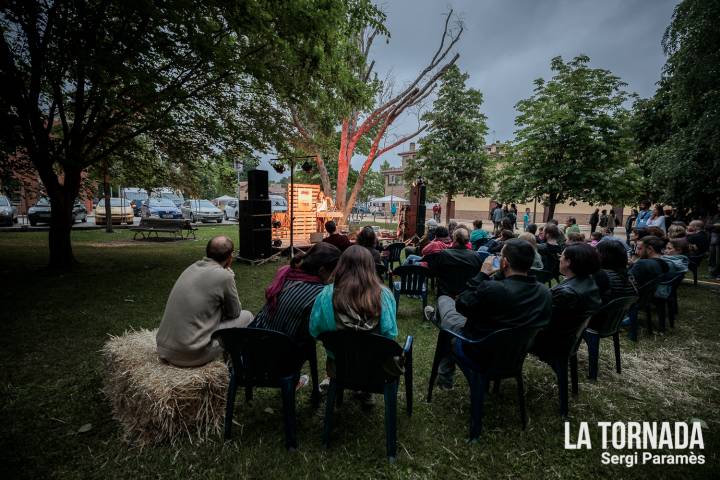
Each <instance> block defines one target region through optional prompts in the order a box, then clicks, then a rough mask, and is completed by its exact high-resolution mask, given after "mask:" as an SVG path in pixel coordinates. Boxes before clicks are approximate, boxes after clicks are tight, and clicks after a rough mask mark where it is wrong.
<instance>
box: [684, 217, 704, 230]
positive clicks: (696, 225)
mask: <svg viewBox="0 0 720 480" xmlns="http://www.w3.org/2000/svg"><path fill="white" fill-rule="evenodd" d="M704 229H705V223H703V221H702V220H693V221H692V222H690V225H688V228H687V232H688V233H697V232H702V231H703V230H704Z"/></svg>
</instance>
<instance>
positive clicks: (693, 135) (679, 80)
mask: <svg viewBox="0 0 720 480" xmlns="http://www.w3.org/2000/svg"><path fill="white" fill-rule="evenodd" d="M719 24H720V1H719V0H685V1H683V2H682V3H681V4H680V5H678V6H677V7H676V8H675V12H674V14H673V20H672V23H671V24H670V26H669V27H668V29H667V31H666V32H665V36H664V38H663V47H664V49H665V53H666V55H667V62H666V64H665V67H664V71H663V78H662V79H661V80H660V86H659V88H658V91H657V92H656V94H655V96H654V97H653V98H650V99H647V100H641V101H638V102H636V104H635V117H634V120H635V121H634V131H635V135H636V141H637V144H638V147H639V149H640V156H639V164H640V166H641V167H642V169H643V172H644V173H645V175H646V183H645V187H646V190H647V192H648V193H649V194H650V196H651V197H652V199H653V200H655V201H659V202H663V203H668V204H671V205H673V206H674V207H676V208H678V209H679V210H680V211H681V212H683V213H689V212H691V211H692V212H693V213H692V215H693V216H704V215H708V214H712V213H715V212H717V211H718V204H719V203H720V181H719V180H718V179H719V178H720V76H719V75H718V72H719V71H720V29H719V28H718V25H719Z"/></svg>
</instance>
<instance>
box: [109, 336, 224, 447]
mask: <svg viewBox="0 0 720 480" xmlns="http://www.w3.org/2000/svg"><path fill="white" fill-rule="evenodd" d="M156 333H157V330H140V331H135V332H126V333H125V335H123V336H120V337H114V336H113V337H111V338H110V340H108V341H107V342H106V343H105V345H104V346H103V349H102V353H103V356H104V357H105V382H104V383H105V387H104V392H105V395H107V397H108V399H109V400H110V403H111V405H112V410H113V417H114V418H115V419H116V420H117V421H118V422H120V425H121V426H122V428H123V433H124V438H125V440H126V441H128V442H131V443H134V444H137V445H141V446H144V445H152V444H156V443H159V442H165V441H170V442H171V443H174V442H175V441H177V440H178V439H179V438H181V437H187V438H188V439H189V440H190V441H191V442H192V441H194V440H199V441H203V440H206V439H208V438H212V437H215V438H217V437H218V436H219V435H220V434H221V432H222V426H223V419H224V415H225V396H226V393H227V387H228V370H227V367H226V366H225V364H224V363H223V362H221V361H214V362H210V363H208V364H207V365H204V366H202V367H196V368H179V367H175V366H173V365H169V364H166V363H163V362H161V361H160V359H159V357H158V355H157V350H156V344H155V334H156Z"/></svg>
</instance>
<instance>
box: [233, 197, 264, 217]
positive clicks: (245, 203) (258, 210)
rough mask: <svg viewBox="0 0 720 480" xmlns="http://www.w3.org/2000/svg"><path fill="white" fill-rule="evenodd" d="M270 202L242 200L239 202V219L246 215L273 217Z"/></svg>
mask: <svg viewBox="0 0 720 480" xmlns="http://www.w3.org/2000/svg"><path fill="white" fill-rule="evenodd" d="M271 214H272V205H271V202H270V200H240V201H239V202H238V217H243V216H244V215H271Z"/></svg>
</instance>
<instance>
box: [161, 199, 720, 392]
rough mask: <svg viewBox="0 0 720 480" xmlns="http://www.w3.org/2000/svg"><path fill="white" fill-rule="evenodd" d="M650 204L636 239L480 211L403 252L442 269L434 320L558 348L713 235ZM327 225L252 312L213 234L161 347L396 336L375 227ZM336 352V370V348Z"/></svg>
mask: <svg viewBox="0 0 720 480" xmlns="http://www.w3.org/2000/svg"><path fill="white" fill-rule="evenodd" d="M643 207H646V205H645V204H644V203H643V204H642V205H641V210H640V211H639V212H638V213H637V220H636V225H635V226H634V227H632V229H631V232H630V235H629V238H630V242H627V241H626V239H625V238H622V239H621V238H618V237H615V236H613V235H612V234H610V233H609V232H607V231H605V232H603V231H601V230H596V231H595V232H594V233H592V234H591V236H590V238H589V239H586V238H585V236H584V235H583V234H582V233H580V232H579V231H577V230H576V229H575V228H574V227H576V226H577V223H576V222H575V221H574V219H572V220H568V222H567V223H566V225H565V234H563V232H562V231H561V229H560V228H558V225H557V223H558V222H557V221H554V220H551V221H549V222H547V223H545V224H544V225H535V224H529V225H528V226H527V230H526V231H525V232H523V233H521V234H519V235H518V236H517V237H516V235H515V234H514V233H513V231H512V230H511V229H504V228H499V229H498V231H497V233H496V234H495V235H492V234H490V233H489V232H486V231H484V230H482V222H480V221H479V220H478V221H476V222H474V223H473V226H474V227H475V228H474V230H473V232H472V233H469V232H468V230H467V229H466V228H465V227H464V225H457V224H456V225H454V228H453V232H452V234H451V233H450V231H449V229H448V228H446V227H444V226H434V225H432V227H433V228H432V231H429V232H428V233H427V234H426V235H425V236H424V237H423V239H422V240H421V244H420V246H421V247H420V246H418V247H417V249H416V250H413V253H412V254H409V255H408V253H409V252H407V251H406V257H407V258H406V263H411V264H420V265H424V266H426V267H427V268H428V270H429V272H430V273H432V274H433V275H434V276H435V277H436V278H437V280H438V300H437V311H435V310H434V309H433V307H428V309H427V310H426V312H425V314H426V316H427V317H428V318H429V319H432V320H433V321H435V322H438V323H439V325H440V326H442V327H444V328H447V329H449V330H455V331H458V332H461V333H462V334H463V335H464V336H467V337H468V338H482V337H483V336H485V335H488V334H489V333H492V332H493V331H495V330H498V329H501V328H507V327H513V326H517V325H536V326H542V327H544V329H543V330H542V331H541V332H540V333H539V334H538V336H537V338H536V340H535V344H534V346H533V349H532V351H533V352H534V353H536V354H537V355H538V356H540V357H541V358H543V357H545V356H548V355H551V354H552V352H553V349H554V348H556V347H557V346H556V345H555V343H554V342H555V341H556V339H557V338H559V334H558V332H560V331H561V330H564V329H567V328H571V327H572V326H573V325H575V323H576V322H579V321H581V320H582V319H583V318H587V317H589V316H591V315H592V314H593V313H594V312H596V311H597V310H598V309H599V308H600V307H601V305H603V304H606V303H608V302H610V301H612V300H613V299H616V298H619V297H628V296H631V297H634V296H637V295H638V292H639V290H640V288H641V287H642V286H643V285H646V284H648V282H651V281H653V280H655V279H658V278H660V277H661V276H663V275H666V274H681V273H684V272H686V271H688V266H689V258H690V257H691V256H692V255H694V254H697V253H705V252H707V251H708V249H710V248H712V246H713V245H714V244H713V243H712V242H713V240H712V239H711V238H710V236H709V235H708V232H707V231H706V230H705V225H704V224H703V222H702V221H699V220H693V221H692V222H690V224H689V225H687V226H686V225H685V224H683V223H682V222H680V221H678V220H673V223H672V224H670V225H668V226H667V227H666V228H665V229H663V228H662V227H661V226H659V224H658V222H657V217H658V211H659V210H658V209H657V208H656V209H655V214H654V215H653V214H652V213H650V214H648V213H644V212H648V211H649V210H648V208H643ZM665 216H666V215H663V217H665ZM641 220H642V221H643V222H644V223H641ZM499 223H500V225H499V226H500V227H502V226H503V225H502V221H501V222H499ZM640 225H642V226H640ZM511 227H512V226H511ZM326 230H327V231H328V233H329V236H328V237H327V238H326V239H325V241H323V242H321V243H318V244H316V245H314V246H312V247H311V248H310V249H309V250H308V251H307V252H306V253H305V254H301V255H298V256H296V257H295V258H293V259H292V260H291V262H290V264H289V265H286V266H283V267H281V268H279V269H278V271H277V272H276V274H275V276H274V278H273V280H272V281H271V283H270V285H269V286H268V287H267V288H266V290H265V304H264V305H263V307H262V308H261V309H260V311H259V313H258V314H257V315H256V316H255V317H253V315H252V314H251V313H250V312H248V311H246V310H242V308H241V304H240V299H239V298H238V293H237V289H236V284H235V276H234V273H233V271H232V269H231V265H232V259H233V256H232V254H233V244H232V241H231V240H230V239H229V238H228V237H225V236H220V237H215V238H213V239H212V240H210V242H209V243H208V245H207V247H206V256H205V258H203V259H202V260H199V261H197V262H195V263H193V264H192V265H190V266H189V267H188V268H187V269H186V270H185V271H184V272H183V273H182V274H181V275H180V277H179V278H178V280H177V281H176V283H175V285H174V286H173V288H172V290H171V292H170V294H169V297H168V300H167V304H166V307H165V312H164V314H163V318H162V322H161V324H160V328H159V330H158V334H157V349H158V355H159V357H160V358H161V359H162V360H164V361H166V362H169V363H172V364H174V365H177V366H180V367H192V366H199V365H203V364H205V363H207V362H209V361H211V360H213V359H215V358H218V356H219V354H220V353H221V352H222V349H221V347H220V346H219V345H218V344H217V343H215V342H214V341H213V340H212V339H211V337H212V333H213V332H214V331H215V330H217V329H219V328H238V327H239V328H244V327H248V326H249V327H254V328H264V329H269V330H274V331H278V332H282V333H285V334H287V335H288V336H290V337H291V338H293V339H294V340H295V341H297V342H298V343H299V344H304V343H310V344H311V343H312V342H313V341H314V338H317V336H318V335H320V334H321V333H322V332H326V331H333V330H341V329H346V330H353V331H356V332H359V333H362V332H373V333H378V334H380V335H383V336H386V337H388V338H395V337H396V336H397V331H398V329H397V321H396V311H395V309H396V304H395V299H394V296H393V294H392V293H391V291H390V290H389V289H388V288H387V287H385V286H384V285H383V284H382V280H381V278H380V277H379V276H378V275H377V270H376V265H377V264H379V263H381V262H382V257H381V249H379V247H378V240H377V237H376V234H375V231H374V230H373V228H372V227H364V228H362V229H361V230H359V232H358V233H357V241H356V243H355V244H354V245H353V244H352V242H351V241H350V240H349V239H348V238H347V237H346V236H345V235H342V234H340V233H338V232H337V227H336V225H335V224H334V222H328V223H327V224H326ZM480 231H481V232H482V233H480ZM538 271H545V272H552V274H553V276H554V277H555V278H556V279H557V280H558V281H557V283H556V284H555V285H554V286H553V287H552V288H548V287H547V286H545V285H543V284H541V283H539V282H538V281H537V278H536V276H535V274H536V273H537V272H538ZM448 351H450V350H448ZM475 353H477V354H478V355H480V357H479V358H481V357H482V354H481V352H475ZM327 356H328V374H329V375H332V373H333V372H332V358H333V354H332V352H327ZM453 371H454V365H453V362H452V359H451V358H450V357H449V356H448V357H447V358H444V359H443V361H442V362H441V365H440V371H439V374H440V379H439V383H438V384H439V386H440V387H441V388H452V384H453Z"/></svg>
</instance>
